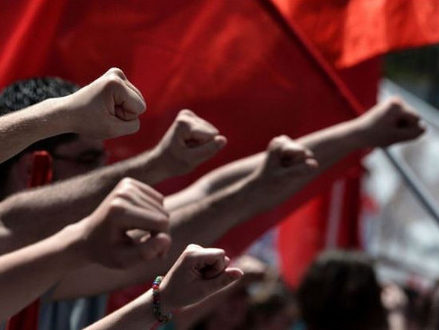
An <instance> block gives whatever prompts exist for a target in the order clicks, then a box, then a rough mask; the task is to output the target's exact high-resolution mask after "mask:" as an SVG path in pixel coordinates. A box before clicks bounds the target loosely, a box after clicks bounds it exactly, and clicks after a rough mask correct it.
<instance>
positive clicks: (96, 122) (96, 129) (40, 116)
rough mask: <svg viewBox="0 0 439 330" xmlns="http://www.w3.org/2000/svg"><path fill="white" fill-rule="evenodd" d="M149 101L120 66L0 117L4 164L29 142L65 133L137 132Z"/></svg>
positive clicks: (101, 135) (112, 134)
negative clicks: (64, 92) (70, 90)
mask: <svg viewBox="0 0 439 330" xmlns="http://www.w3.org/2000/svg"><path fill="white" fill-rule="evenodd" d="M145 110H146V104H145V100H144V99H143V97H142V95H141V94H140V92H139V91H138V90H137V89H136V88H135V87H134V86H133V85H132V84H131V82H130V81H129V80H128V79H127V78H126V76H125V75H124V73H123V72H122V71H121V70H120V69H116V68H113V69H110V70H109V71H107V72H106V73H105V74H104V75H103V76H101V77H99V78H98V79H96V80H95V81H94V82H92V83H91V84H90V85H88V86H85V87H84V88H82V89H80V90H79V91H78V92H76V93H74V94H72V95H69V96H65V97H60V98H55V99H48V100H45V101H43V102H41V103H38V104H36V105H33V106H30V107H28V108H26V109H23V110H20V111H17V112H14V113H11V114H8V115H5V116H1V117H0V139H1V141H2V148H1V150H0V163H2V162H4V161H5V160H7V159H9V158H11V157H12V156H14V155H16V154H17V153H19V152H20V151H22V150H23V149H25V148H26V147H28V146H29V145H31V144H32V143H34V142H37V141H38V140H42V139H45V138H48V137H52V136H55V135H60V134H64V133H78V134H81V135H84V136H88V137H92V138H97V139H107V138H114V137H118V136H121V135H127V134H132V133H135V132H137V131H138V130H139V120H138V116H139V115H140V114H142V113H143V112H145Z"/></svg>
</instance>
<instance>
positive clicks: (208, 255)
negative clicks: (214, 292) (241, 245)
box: [190, 248, 226, 278]
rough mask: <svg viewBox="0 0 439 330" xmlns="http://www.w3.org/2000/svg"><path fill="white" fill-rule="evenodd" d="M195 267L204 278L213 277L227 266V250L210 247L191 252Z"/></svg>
mask: <svg viewBox="0 0 439 330" xmlns="http://www.w3.org/2000/svg"><path fill="white" fill-rule="evenodd" d="M190 256H191V260H192V262H193V266H194V268H195V269H196V270H197V271H199V272H200V274H201V275H202V276H203V277H204V278H212V277H215V276H217V275H218V274H219V273H221V272H222V271H223V270H224V269H225V267H226V260H225V256H226V255H225V251H224V250H222V249H216V248H208V249H201V250H195V251H192V253H191V255H190Z"/></svg>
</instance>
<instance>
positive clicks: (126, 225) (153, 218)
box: [119, 205, 169, 232]
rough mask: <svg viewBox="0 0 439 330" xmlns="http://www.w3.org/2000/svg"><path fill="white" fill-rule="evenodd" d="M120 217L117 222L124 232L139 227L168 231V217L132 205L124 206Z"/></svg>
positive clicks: (147, 229) (152, 230) (150, 230)
mask: <svg viewBox="0 0 439 330" xmlns="http://www.w3.org/2000/svg"><path fill="white" fill-rule="evenodd" d="M121 217H122V218H121V219H120V221H119V224H120V228H121V229H122V230H123V231H124V232H126V231H127V230H130V229H141V230H146V231H149V232H168V231H169V218H167V217H165V216H163V215H162V214H160V213H157V212H153V211H149V210H145V209H142V208H139V207H137V206H134V205H130V206H128V207H125V208H124V210H123V212H122V214H121Z"/></svg>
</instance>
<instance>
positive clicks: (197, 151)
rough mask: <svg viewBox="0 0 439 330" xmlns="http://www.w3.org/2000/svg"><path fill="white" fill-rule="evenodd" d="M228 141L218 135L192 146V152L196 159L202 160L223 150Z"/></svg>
mask: <svg viewBox="0 0 439 330" xmlns="http://www.w3.org/2000/svg"><path fill="white" fill-rule="evenodd" d="M226 143H227V139H226V138H225V137H224V136H222V135H218V136H215V137H214V138H213V139H212V140H211V141H209V142H207V143H204V144H202V145H200V146H198V147H193V148H190V150H189V151H190V153H191V154H192V157H194V158H195V159H199V160H200V162H201V161H204V160H207V159H209V158H211V157H213V156H214V155H215V154H216V153H217V152H218V151H219V150H221V149H222V148H223V147H224V146H225V145H226Z"/></svg>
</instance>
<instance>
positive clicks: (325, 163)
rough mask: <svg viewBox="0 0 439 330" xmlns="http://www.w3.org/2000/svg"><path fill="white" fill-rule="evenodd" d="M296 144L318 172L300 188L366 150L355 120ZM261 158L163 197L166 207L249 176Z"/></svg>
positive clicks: (256, 156) (231, 165) (193, 199)
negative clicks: (315, 163)
mask: <svg viewBox="0 0 439 330" xmlns="http://www.w3.org/2000/svg"><path fill="white" fill-rule="evenodd" d="M297 142H298V143H300V144H302V145H303V146H304V147H306V148H308V149H309V150H311V151H312V152H313V153H314V157H315V158H316V159H317V161H318V163H319V169H318V170H317V171H315V172H314V175H313V176H312V177H306V178H304V182H303V183H302V185H303V184H305V183H306V182H309V181H311V180H312V179H313V178H314V177H316V176H318V175H319V174H320V173H322V172H323V171H324V170H325V169H327V168H328V167H330V166H331V165H333V164H334V163H336V162H338V161H339V160H340V159H342V158H343V157H345V156H347V155H348V154H349V153H351V152H353V151H356V150H358V149H362V148H366V147H368V143H367V138H365V136H364V128H363V127H362V124H361V122H359V121H358V120H357V119H354V120H351V121H348V122H344V123H340V124H338V125H335V126H331V127H329V128H327V129H323V130H320V131H317V132H314V133H311V134H308V135H306V136H304V137H302V138H300V139H298V140H297ZM265 155H266V152H259V153H257V154H254V155H251V156H248V157H245V158H242V159H239V160H237V161H234V162H232V163H229V164H226V165H224V166H221V167H220V168H218V169H216V170H213V171H211V172H209V173H208V174H206V175H205V176H203V177H202V178H200V179H199V180H198V181H197V182H195V183H194V184H192V185H191V186H189V187H188V188H186V189H184V190H182V191H180V192H177V193H175V194H173V195H171V196H169V197H167V198H166V200H165V206H166V208H167V209H168V210H170V211H173V210H175V209H178V208H180V207H183V206H185V205H188V204H191V203H194V202H197V201H199V200H200V199H202V198H204V197H206V196H207V195H209V194H212V193H214V192H216V191H218V190H220V189H222V188H224V187H226V186H228V185H230V184H233V183H234V182H236V181H238V180H240V179H242V178H244V177H245V176H247V175H249V174H250V173H252V172H253V171H254V170H255V169H256V168H257V167H258V166H259V165H260V164H261V162H262V161H263V160H264V157H265Z"/></svg>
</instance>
